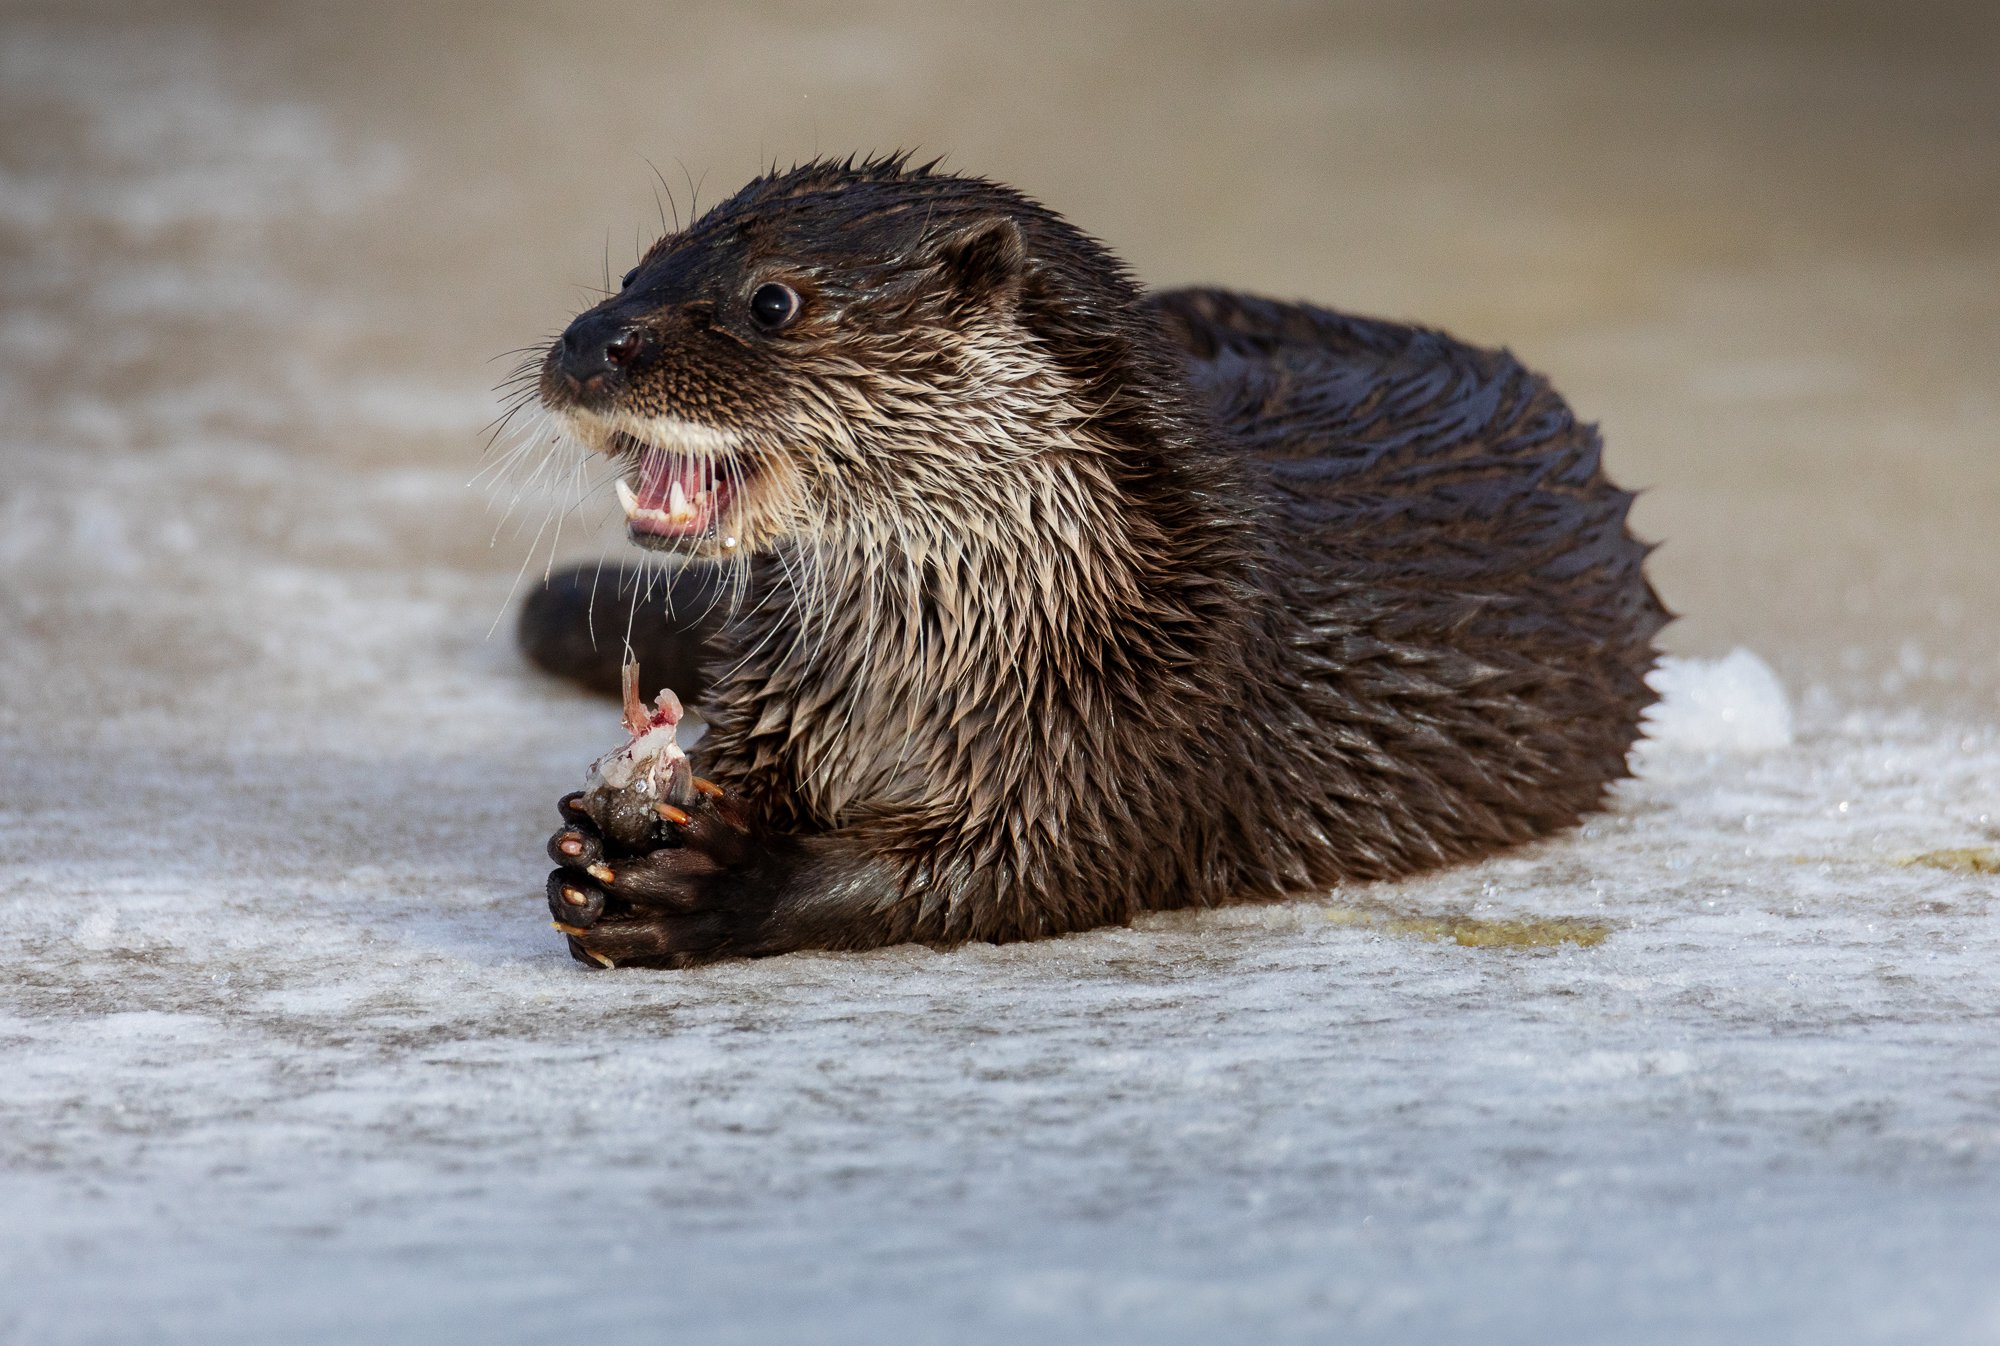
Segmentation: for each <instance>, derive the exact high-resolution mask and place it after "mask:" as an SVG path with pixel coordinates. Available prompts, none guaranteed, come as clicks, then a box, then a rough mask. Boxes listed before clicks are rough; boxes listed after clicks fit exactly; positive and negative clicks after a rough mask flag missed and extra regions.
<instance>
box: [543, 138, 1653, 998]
mask: <svg viewBox="0 0 2000 1346" xmlns="http://www.w3.org/2000/svg"><path fill="white" fill-rule="evenodd" d="M536 379H537V382H536V385H535V386H536V389H537V392H538V395H539V398H540V401H541V403H542V404H543V406H544V407H545V408H546V409H547V410H548V411H550V412H552V413H553V414H554V416H555V418H556V421H557V423H558V424H559V425H560V426H561V427H562V428H563V429H564V430H565V431H566V433H567V434H568V435H569V436H570V437H572V438H573V439H574V440H575V441H577V443H578V444H579V445H580V446H581V447H582V449H584V450H585V451H589V452H594V453H599V454H605V455H609V456H611V457H612V458H614V459H615V460H617V463H618V466H619V469H620V471H621V473H622V475H621V476H620V478H619V480H618V483H617V489H618V492H619V496H620V499H621V500H622V502H623V504H624V508H625V512H626V516H627V520H628V530H629V534H630V538H631V540H632V541H633V542H634V543H636V544H638V545H639V546H640V547H642V548H647V549H651V550H653V551H656V552H660V553H662V554H664V555H666V556H668V557H670V558H671V559H672V560H673V561H674V562H675V563H676V564H677V565H680V566H682V567H685V568H684V569H683V570H682V572H681V578H680V579H678V580H677V581H676V582H675V589H676V592H675V595H674V597H675V601H674V603H673V604H672V605H671V608H672V612H673V613H674V614H676V615H674V616H673V617H671V618H659V619H657V620H654V619H650V618H649V619H648V621H646V622H643V623H641V625H640V628H639V629H638V630H636V631H635V633H634V636H633V641H634V644H635V645H636V646H637V647H638V651H639V656H640V658H641V660H642V662H643V663H644V664H645V665H646V666H648V667H649V668H650V669H652V670H654V671H658V670H661V669H671V670H673V676H674V677H676V678H680V679H683V681H682V683H681V686H680V688H679V690H681V691H682V692H683V693H684V694H689V695H690V696H691V698H692V699H695V700H697V701H698V702H699V706H700V709H701V710H702V712H703V714H704V715H705V717H706V719H707V721H708V725H709V728H708V731H707V735H706V737H705V738H703V739H702V740H701V741H700V743H699V744H698V745H697V746H696V747H695V748H694V749H693V750H692V753H691V756H692V757H693V759H694V769H695V770H696V771H697V772H698V773H699V775H700V776H701V777H702V778H704V781H703V783H704V784H705V785H706V784H707V782H713V785H712V786H709V787H708V788H707V789H706V790H705V792H704V793H702V794H701V795H700V796H698V797H697V798H696V799H695V800H694V801H693V802H692V803H691V805H690V807H689V808H688V809H687V810H678V809H676V810H671V812H672V813H673V814H674V815H676V816H675V817H674V819H673V820H669V819H668V818H665V817H663V818H662V819H661V821H660V822H659V824H658V825H657V828H656V829H655V830H654V832H653V833H652V834H651V835H647V836H642V837H640V838H639V839H638V840H637V841H636V843H635V842H634V840H633V839H632V838H631V837H629V836H626V837H622V838H620V839H614V838H613V837H612V836H611V835H609V834H608V833H607V831H606V829H605V827H604V826H603V820H602V819H599V818H597V817H594V816H593V815H592V813H591V811H590V809H589V808H588V807H586V804H587V801H586V799H585V797H584V796H581V795H570V796H568V797H566V798H565V799H564V800H562V801H561V803H560V805H559V808H560V810H561V814H562V826H561V828H560V829H559V830H558V831H557V832H556V834H555V836H554V837H553V838H552V839H551V841H550V843H549V853H550V855H551V857H552V858H553V859H554V860H555V861H556V863H557V865H558V866H559V867H558V868H557V869H556V870H555V872H554V873H553V874H552V875H551V876H550V879H549V883H548V900H549V905H550V910H551V912H552V914H553V915H554V917H555V920H556V922H557V924H558V927H559V928H561V929H563V930H564V931H565V932H566V935H567V938H568V940H569V943H570V949H571V952H572V953H573V954H575V956H576V957H577V958H578V959H580V960H582V961H584V962H586V963H589V964H592V965H596V966H607V967H608V966H649V967H681V966H687V965H691V964H698V963H703V962H707V961H710V960H714V959H719V958H725V957H755V956H762V955H769V954H779V953H785V952H788V951H791V950H799V949H867V948H874V947H878V946H883V945H889V944H896V943H903V942H908V941H917V942H922V943H927V944H931V945H938V946H946V945H952V944H956V943H960V942H963V941H968V940H987V941H1006V940H1019V939H1031V938H1037V937H1042V936H1050V935H1058V934H1063V933H1065V932H1071V931H1079V930H1084V929H1087V928H1090V927H1093V926H1102V925H1107V924H1117V923H1123V922H1129V921H1130V920H1131V919H1132V918H1133V917H1134V916H1136V915H1137V914H1139V913H1141V912H1144V911H1149V910H1157V909H1164V908H1179V907H1205V906H1211V905H1216V904H1221V903H1228V902H1236V901H1242V900H1248V899H1256V898H1272V897H1279V896H1284V895H1290V894H1298V893H1302V892H1308V891H1311V890H1315V889H1319V890H1324V889H1326V888H1328V887H1330V886H1332V885H1335V884H1338V883H1340V882H1343V881H1349V880H1374V879H1388V878H1394V877H1397V876H1402V875H1409V874H1413V873H1415V872H1417V871H1420V870H1425V869H1430V868H1434V867H1437V866H1443V865H1450V864H1453V863H1457V862H1462V861H1469V860H1474V859H1477V858H1479V857H1482V856H1485V855H1488V854H1491V853H1493V852H1495V851H1498V850H1500V849H1502V848H1504V847H1508V846H1513V845H1516V844H1518V843H1521V842H1524V841H1527V840H1529V839H1530V838H1534V837H1540V836H1544V835H1546V834H1548V833H1551V832H1554V831H1556V830H1558V829H1561V828H1565V827H1568V826H1571V825H1572V824H1574V823H1576V822H1577V821H1578V820H1579V818H1580V817H1581V816H1582V815H1583V814H1585V813H1586V812H1588V811H1590V810H1592V809H1595V808H1597V807H1599V806H1600V805H1601V804H1602V802H1603V799H1604V795H1605V791H1606V789H1607V787H1608V786H1609V784H1610V783H1611V782H1612V781H1614V780H1615V779H1617V778H1619V777H1621V776H1624V775H1626V774H1627V762H1626V757H1627V752H1628V750H1629V749H1630V747H1631V746H1632V744H1633V743H1634V741H1635V740H1636V738H1637V736H1638V734H1639V730H1640V717H1641V713H1642V712H1643V711H1644V709H1645V708H1646V706H1647V705H1648V704H1649V703H1650V701H1651V700H1652V693H1651V692H1650V691H1649V690H1648V687H1647V683H1646V675H1647V673H1648V671H1649V669H1650V668H1651V666H1652V663H1653V660H1654V658H1655V650H1654V646H1653V637H1654V636H1655V634H1656V633H1657V632H1658V630H1659V629H1660V627H1661V626H1662V625H1664V624H1665V623H1666V622H1667V621H1668V620H1669V614H1668V613H1667V612H1666V610H1665V608H1664V607H1663V606H1662V604H1661V603H1660V601H1659V599H1658V597H1657V596H1656V595H1655V593H1654V591H1653V589H1652V587H1651V585H1650V584H1649V583H1648V581H1647V579H1646V577H1645V575H1644V573H1643V561H1644V559H1645V556H1646V554H1647V552H1648V550H1649V548H1648V547H1647V546H1645V545H1643V544H1641V543H1640V542H1638V541H1635V540H1634V538H1633V536H1632V535H1631V533H1630V531H1629V530H1628V528H1627V526H1626V515H1627V510H1628V507H1629V505H1630V503H1631V501H1632V499H1633V496H1632V495H1631V493H1629V492H1626V491H1623V490H1620V489H1618V488H1617V487H1615V486H1614V485H1613V484H1612V483H1611V482H1610V481H1609V480H1608V479H1607V478H1606V476H1605V474H1604V471H1603V469H1602V467H1601V465H1600V461H1599V457H1600V446H1599V438H1598V435H1597V433H1596V431H1595V429H1594V427H1592V426H1590V425H1587V424H1582V423H1579V422H1578V420H1577V419H1576V418H1575V416H1574V415H1573V414H1572V413H1571V411H1570V409H1569V407H1568V406H1567V405H1565V403H1564V402H1563V400H1562V399H1561V398H1560V397H1558V396H1557V395H1556V393H1555V392H1554V391H1553V390H1552V389H1551V388H1550V386H1549V384H1548V382H1547V381H1546V380H1545V379H1544V378H1542V377H1541V376H1540V375H1537V374H1535V373H1532V372H1530V371H1529V370H1527V369H1525V368H1524V367H1522V365H1521V364H1519V363H1518V362H1517V361H1516V360H1515V359H1514V358H1513V357H1512V356H1511V355H1509V354H1508V353H1507V352H1505V351H1496V350H1488V349H1481V348H1479V347H1476V346H1472V345H1468V344H1466V343H1463V342H1460V341H1457V340H1454V339H1453V338H1451V337H1449V336H1447V335H1445V334H1443V333H1441V332H1437V331H1433V330H1428V329H1425V328H1422V327H1413V326H1405V325H1401V324H1398V323H1394V322H1386V321H1379V320H1373V319H1367V318H1358V317H1350V316H1346V315H1343V314H1340V313H1335V312H1330V311H1327V310H1325V309H1321V308H1315V307H1311V306H1308V305H1305V304H1298V303H1281V302H1276V301H1272V300H1268V299H1260V298H1254V297H1250V296H1247V295H1243V294H1237V293H1231V292H1226V291H1222V290H1215V289H1181V290H1170V291H1166V292H1164V293H1153V294H1148V293H1146V292H1145V291H1143V290H1142V289H1141V288H1140V287H1139V285H1138V284H1137V283H1136V282H1135V281H1134V280H1133V278H1132V277H1131V275H1130V274H1129V273H1128V272H1127V271H1126V269H1125V267H1124V266H1123V265H1122V264H1121V263H1120V262H1119V261H1118V260H1117V259H1116V258H1115V257H1114V256H1112V254H1111V253H1110V252H1109V251H1107V250H1106V248H1105V247H1104V246H1102V245H1101V244H1099V243H1098V242H1097V241H1095V240H1094V239H1092V238H1090V237H1088V236H1086V235H1085V234H1084V233H1083V232H1082V231H1080V230H1078V229H1077V228H1075V227H1073V226H1072V225H1070V224H1069V223H1067V222H1066V221H1064V220H1063V219H1061V218H1060V217H1058V216H1057V215H1056V214H1054V213H1053V212H1051V211H1050V210H1048V209H1045V208H1044V207H1042V206H1041V205H1038V204H1036V203H1035V202H1034V201H1032V200H1030V199H1028V198H1027V197H1026V196H1024V195H1022V194H1021V193H1019V192H1017V191H1014V190H1012V189H1011V188H1008V187H1005V186H1002V185H1000V184H998V183H995V182H991V181H987V180H984V179H981V178H978V177H974V176H969V175H960V174H957V173H954V172H948V171H943V170H941V169H940V168H939V167H938V166H937V165H936V164H927V165H915V164H913V163H911V162H910V161H909V159H908V158H907V157H906V156H892V157H887V158H875V159H868V160H861V161H857V160H855V159H848V160H845V161H814V162H811V163H808V164H805V165H803V166H800V167H796V168H793V169H790V170H787V171H776V170H773V171H772V172H770V173H768V174H766V175H764V176H762V177H759V178H758V179H756V180H755V181H753V182H751V183H750V184H749V185H747V186H745V187H744V188H743V189H742V190H741V191H739V192H737V193H736V194H735V195H734V196H732V197H731V198H729V199H728V200H727V201H724V202H723V203H722V204H720V205H718V206H716V207H715V208H713V209H712V210H710V211H708V212H707V213H706V214H704V215H702V216H701V217H700V218H699V219H696V220H694V221H693V222H692V223H690V224H689V225H688V226H687V227H686V228H684V229H681V230H679V231H677V232H673V233H670V234H668V235H667V236H665V237H663V238H661V239H660V240H659V241H658V242H657V243H655V244H654V245H653V246H652V247H651V248H650V249H649V250H648V251H646V253H645V254H644V256H643V257H642V259H641V260H640V262H639V264H638V265H637V266H636V267H634V268H633V269H632V271H631V272H630V274H628V275H627V276H626V277H625V279H624V282H623V285H622V287H621V288H620V289H618V290H617V291H616V292H615V293H613V294H611V295H610V296H609V297H608V298H606V299H605V300H604V301H603V302H601V303H599V304H597V305H596V306H595V307H593V308H591V309H589V310H588V311H587V312H585V313H584V314H582V315H581V316H580V317H578V318H577V319H576V320H575V321H574V322H572V323H571V324H570V325H569V326H568V328H567V330H565V331H564V332H563V333H562V335H561V337H560V338H559V339H558V340H556V341H555V342H554V343H553V344H552V345H551V346H549V348H548V349H547V352H546V355H545V356H544V357H543V358H542V359H541V361H540V364H539V370H538V374H537V375H536ZM613 587H614V586H612V585H610V584H605V585H602V586H597V585H594V584H593V583H592V582H591V581H590V579H589V578H588V577H587V575H583V574H572V575H570V576H567V577H565V578H563V579H562V580H560V581H559V582H558V583H556V584H555V585H553V586H551V587H550V588H549V589H548V590H547V591H546V592H545V593H544V594H542V595H540V596H538V598H537V599H536V600H535V601H532V602H531V603H530V604H529V605H528V606H527V608H526V609H525V612H524V617H523V625H522V631H523V641H524V644H525V646H526V648H527V650H528V652H529V654H530V656H531V657H532V658H535V659H536V660H537V662H539V663H541V664H542V666H544V667H545V668H547V669H549V670H550V671H551V672H555V673H558V674H562V675H565V676H571V677H575V678H577V679H579V680H580V681H583V682H585V683H587V684H590V685H603V686H607V688H608V685H609V684H610V683H611V682H613V681H614V680H615V677H616V666H617V656H616V655H607V654H603V653H600V652H598V651H596V650H595V649H593V647H592V645H591V642H590V641H589V640H588V639H587V638H586V637H585V635H584V633H585V632H586V631H588V630H590V629H592V628H593V626H594V627H595V629H596V630H597V631H598V632H599V633H600V635H601V634H602V633H604V632H606V631H607V630H610V631H617V630H622V629H624V627H625V619H624V615H623V613H622V612H621V613H620V614H619V616H618V617H617V619H616V621H615V622H614V621H609V620H607V619H606V618H607V613H606V612H605V611H601V610H600V611H596V612H593V605H594V604H595V605H596V606H597V607H598V608H600V609H602V608H603V607H604V606H605V605H606V604H607V603H608V602H610V601H613V600H611V599H610V598H609V595H610V592H611V590H612V589H613ZM718 597H720V600H721V601H718Z"/></svg>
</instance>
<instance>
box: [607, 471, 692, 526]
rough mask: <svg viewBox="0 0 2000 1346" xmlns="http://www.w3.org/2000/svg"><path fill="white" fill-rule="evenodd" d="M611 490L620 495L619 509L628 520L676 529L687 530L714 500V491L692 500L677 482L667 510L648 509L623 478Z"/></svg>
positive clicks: (669, 489)
mask: <svg viewBox="0 0 2000 1346" xmlns="http://www.w3.org/2000/svg"><path fill="white" fill-rule="evenodd" d="M611 488H612V489H613V490H614V491H616V492H617V493H618V504H619V507H620V508H622V509H623V510H624V511H625V517H626V518H627V519H629V520H649V521H651V522H654V523H665V524H672V525H673V526H674V527H676V528H685V527H687V525H689V524H691V523H693V522H694V521H695V520H696V519H698V518H700V517H701V513H702V511H703V510H704V509H706V508H708V506H709V504H710V502H711V501H712V500H713V498H714V492H712V491H698V492H696V493H695V495H694V497H693V498H692V499H690V498H689V496H688V493H687V488H686V487H684V486H682V485H681V483H680V482H679V481H678V480H676V481H675V482H674V483H673V484H672V485H671V486H670V487H669V488H668V491H667V507H666V508H665V509H647V508H645V507H644V506H642V505H641V504H640V503H639V497H638V495H637V493H635V492H634V491H633V490H632V488H631V487H630V486H627V485H626V484H625V479H624V478H623V477H619V478H617V479H615V480H614V481H613V482H612V483H611Z"/></svg>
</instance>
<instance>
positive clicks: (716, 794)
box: [692, 776, 722, 799]
mask: <svg viewBox="0 0 2000 1346" xmlns="http://www.w3.org/2000/svg"><path fill="white" fill-rule="evenodd" d="M692 779H693V781H694V788H695V789H697V790H699V791H701V792H702V793H703V794H705V795H708V796H709V797H711V798H714V799H720V798H721V797H722V787H721V786H720V785H717V784H716V783H715V782H714V781H712V780H703V779H702V778H701V777H700V776H695V777H692Z"/></svg>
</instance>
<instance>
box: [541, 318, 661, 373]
mask: <svg viewBox="0 0 2000 1346" xmlns="http://www.w3.org/2000/svg"><path fill="white" fill-rule="evenodd" d="M643 341H644V338H643V337H642V336H641V335H640V332H639V329H638V328H637V327H635V326H633V325H632V324H631V323H629V322H627V321H625V320H624V319H622V318H618V317H614V316H612V315H610V314H604V313H586V314H584V315H583V316H582V317H581V318H578V319H577V320H576V321H575V322H573V323H571V324H570V325H569V326H568V328H566V329H565V330H564V332H563V334H562V348H561V353H560V355H559V357H558V359H557V365H558V367H559V368H560V369H561V370H562V372H563V373H565V374H567V375H568V376H569V377H570V378H572V379H574V380H575V381H576V383H577V386H578V387H580V388H592V387H601V386H602V385H603V384H604V383H605V382H608V381H609V380H610V379H611V378H612V377H614V376H615V375H616V374H617V373H618V372H619V371H620V370H622V369H624V368H625V366H627V365H629V364H631V363H632V361H633V359H634V358H635V357H636V356H637V355H638V354H639V347H640V346H641V345H642V344H643Z"/></svg>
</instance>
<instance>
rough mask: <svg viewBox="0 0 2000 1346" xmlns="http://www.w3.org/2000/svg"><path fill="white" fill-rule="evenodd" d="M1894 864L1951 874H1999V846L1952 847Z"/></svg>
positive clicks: (1928, 852)
mask: <svg viewBox="0 0 2000 1346" xmlns="http://www.w3.org/2000/svg"><path fill="white" fill-rule="evenodd" d="M1896 863H1897V864H1899V865H1908V866H1912V867H1917V868H1923V869H1943V870H1948V871H1950V872H1951V873H1953V874H2000V846H1954V847H1950V848H1948V849H1946V850H1941V851H1925V852H1924V853H1923V854H1922V855H1910V856H1905V857H1904V858H1902V859H1900V860H1898V861H1897V862H1896Z"/></svg>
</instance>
